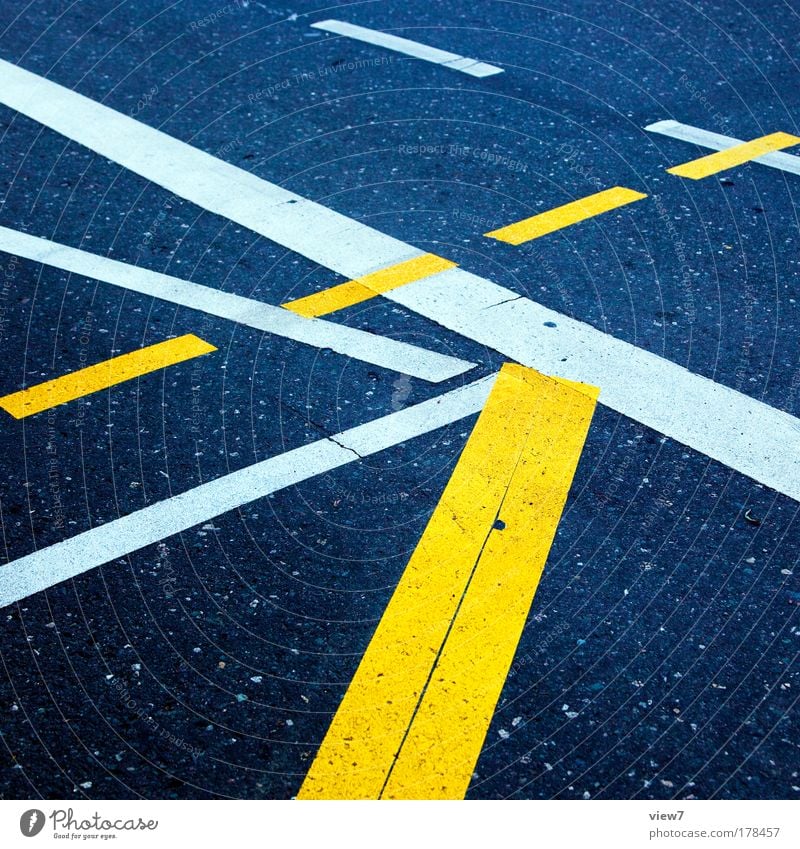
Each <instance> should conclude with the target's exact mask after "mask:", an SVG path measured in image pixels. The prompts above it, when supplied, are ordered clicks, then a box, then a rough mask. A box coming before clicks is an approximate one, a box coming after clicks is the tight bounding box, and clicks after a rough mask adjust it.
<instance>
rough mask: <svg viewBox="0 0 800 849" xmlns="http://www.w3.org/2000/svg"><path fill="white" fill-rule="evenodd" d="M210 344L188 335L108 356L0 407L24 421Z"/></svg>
mask: <svg viewBox="0 0 800 849" xmlns="http://www.w3.org/2000/svg"><path fill="white" fill-rule="evenodd" d="M216 350H217V349H216V348H215V347H214V345H210V344H209V343H208V342H204V341H203V340H202V339H200V338H199V337H197V336H195V335H194V334H192V333H187V334H186V335H185V336H179V337H178V338H177V339H169V340H167V341H166V342H159V343H158V344H156V345H150V346H148V347H147V348H141V349H140V350H138V351H132V352H131V353H130V354H123V355H122V356H120V357H112V358H111V359H110V360H105V361H104V362H102V363H97V365H93V366H88V367H87V368H82V369H80V370H79V371H75V372H72V374H65V375H64V376H63V377H57V378H56V379H55V380H48V381H47V382H46V383H40V384H39V385H38V386H32V387H30V388H29V389H23V390H21V391H20V392H14V393H12V394H11V395H6V396H5V397H3V398H0V407H2V408H3V409H4V410H5V411H6V412H8V413H11V415H12V416H14V418H15V419H24V418H25V417H26V416H31V415H33V414H34V413H40V412H42V410H49V409H50V408H51V407H57V406H58V405H59V404H65V403H66V402H67V401H74V400H75V399H76V398H82V397H83V396H84V395H90V394H91V393H92V392H98V391H99V390H101V389H108V387H109V386H114V385H115V384H117V383H123V382H124V381H126V380H131V379H132V378H134V377H139V376H140V375H143V374H148V373H149V372H151V371H157V370H158V369H161V368H165V367H166V366H171V365H175V363H180V362H183V361H184V360H190V359H192V357H199V356H200V355H201V354H207V353H209V352H210V351H216Z"/></svg>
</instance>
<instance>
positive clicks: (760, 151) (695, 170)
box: [667, 133, 800, 180]
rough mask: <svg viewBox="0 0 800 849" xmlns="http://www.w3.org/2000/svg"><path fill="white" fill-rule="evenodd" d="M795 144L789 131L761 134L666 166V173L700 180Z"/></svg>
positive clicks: (794, 138)
mask: <svg viewBox="0 0 800 849" xmlns="http://www.w3.org/2000/svg"><path fill="white" fill-rule="evenodd" d="M796 144H800V137H799V136H793V135H790V134H789V133H770V134H769V135H768V136H761V138H758V139H754V140H753V141H749V142H744V144H737V145H736V146H734V147H729V148H727V149H726V150H720V151H718V152H717V153H710V154H709V155H708V156H701V157H700V158H699V159H693V160H692V161H691V162H684V163H683V165H676V166H675V167H674V168H667V173H669V174H677V175H678V176H679V177H688V178H689V179H690V180H701V179H702V178H703V177H708V176H710V175H711V174H718V173H719V172H720V171H726V170H727V169H728V168H735V167H736V166H737V165H742V164H743V163H745V162H749V161H750V160H751V159H757V158H758V157H759V156H763V155H764V154H765V153H771V152H772V151H773V150H783V148H785V147H792V146H793V145H796Z"/></svg>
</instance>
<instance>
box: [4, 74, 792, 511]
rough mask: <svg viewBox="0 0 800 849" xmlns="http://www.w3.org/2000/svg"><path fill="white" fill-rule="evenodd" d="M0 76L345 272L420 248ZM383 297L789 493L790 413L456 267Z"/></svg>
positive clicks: (207, 199)
mask: <svg viewBox="0 0 800 849" xmlns="http://www.w3.org/2000/svg"><path fill="white" fill-rule="evenodd" d="M8 68H11V69H12V70H11V72H9V71H8ZM7 78H8V82H9V85H6V79H7ZM0 79H1V80H2V85H0V102H6V103H8V105H12V106H14V108H16V109H20V111H23V112H25V114H28V115H29V116H30V117H32V118H35V119H36V120H39V121H41V122H42V123H45V124H47V125H48V126H50V127H52V128H53V129H56V130H58V131H59V132H61V133H63V134H65V135H67V136H69V137H70V138H73V139H75V140H76V141H78V142H80V143H81V144H85V145H87V146H89V147H91V148H92V149H93V150H96V151H97V152H99V153H102V154H103V155H105V156H108V157H109V158H111V159H114V160H115V161H117V162H119V163H120V164H122V165H125V166H127V167H129V168H132V169H133V170H134V171H137V173H141V174H142V175H143V176H145V177H147V178H148V179H151V180H155V181H156V182H159V183H160V184H161V185H163V186H165V187H167V188H170V189H171V190H172V191H174V192H176V193H177V194H179V195H181V196H182V197H186V198H187V199H189V200H192V201H194V202H195V203H198V204H200V205H203V206H205V207H206V208H209V209H212V211H215V212H218V213H219V214H221V215H227V216H228V217H230V218H232V219H233V220H234V221H237V222H238V223H240V224H242V225H243V226H245V227H249V228H250V229H251V230H254V231H255V232H257V233H261V234H262V235H264V236H266V237H267V238H269V239H272V240H273V241H276V242H278V243H279V244H281V245H283V246H284V247H286V248H289V249H290V250H293V251H296V252H298V253H301V254H303V255H304V256H307V257H309V258H310V259H312V260H314V261H315V262H318V263H319V264H320V265H323V266H326V267H327V268H330V269H332V270H333V271H337V272H339V273H340V274H342V275H344V276H346V277H347V278H348V279H354V278H356V277H362V276H364V275H366V274H369V273H370V272H372V271H375V270H376V269H378V268H382V267H385V266H387V265H390V264H392V263H397V262H402V261H404V260H407V259H410V258H411V257H414V256H420V255H421V254H422V253H424V252H423V251H420V250H419V249H417V248H413V247H412V246H410V245H407V244H406V243H405V242H401V241H400V240H398V239H393V238H391V237H389V236H386V235H385V234H383V233H380V232H378V231H377V230H374V229H373V228H371V227H368V226H366V225H364V224H361V223H360V222H358V221H354V220H353V219H349V218H347V217H345V216H343V215H340V214H339V213H337V212H334V211H332V210H330V209H327V208H326V207H324V206H322V205H320V204H317V203H314V202H313V201H309V200H303V199H302V198H299V197H298V196H296V195H290V194H289V193H288V192H285V191H284V190H283V189H281V188H280V187H278V186H275V185H273V184H271V183H268V182H267V181H266V180H260V179H259V178H257V177H255V176H253V175H251V174H248V173H247V172H243V171H241V170H240V169H238V168H235V167H234V166H232V165H228V164H227V163H224V162H221V161H220V160H218V159H215V158H214V157H212V156H210V155H208V154H205V153H202V152H200V151H198V150H196V149H195V148H192V147H190V146H189V145H186V144H184V143H183V142H180V141H178V140H176V139H173V138H171V137H170V136H167V135H165V134H164V133H161V132H159V131H158V130H153V129H152V128H150V127H147V126H145V125H143V124H139V122H137V121H134V120H133V119H130V118H127V117H126V116H124V115H120V114H119V113H117V112H114V111H113V110H111V109H108V107H105V106H101V105H100V104H97V103H94V102H93V101H91V100H89V99H88V98H85V97H83V96H81V95H78V94H75V93H74V92H71V91H69V90H68V89H64V88H63V87H61V86H59V85H57V84H55V83H52V82H49V81H48V80H44V79H42V78H40V77H37V76H35V75H34V74H30V73H28V72H27V71H21V70H20V69H18V68H16V67H15V66H13V65H12V66H9V65H8V63H6V62H1V63H0ZM285 196H289V197H294V198H295V199H296V200H297V202H296V203H288V202H286V201H285V200H280V199H281V198H285ZM333 234H336V235H335V236H334V235H333ZM383 297H386V298H388V299H389V300H392V301H395V302H396V303H399V304H402V305H403V306H406V307H407V308H408V309H411V310H414V311H415V312H418V313H419V314H420V315H423V316H425V317H426V318H428V319H431V320H432V321H435V322H437V323H438V324H440V325H441V326H443V327H445V328H447V329H449V330H453V331H455V332H457V333H461V334H462V335H464V336H466V337H468V338H470V339H474V340H476V341H479V342H482V343H483V344H485V345H487V346H488V347H491V348H493V349H494V350H496V351H499V352H501V353H502V354H504V355H506V356H508V357H511V358H513V359H516V360H517V361H518V362H520V363H522V364H523V365H527V366H531V367H533V368H537V369H539V370H540V371H543V372H545V373H551V374H556V375H558V376H561V377H566V378H570V379H572V380H576V381H580V382H582V383H590V384H593V385H597V386H600V387H601V388H602V393H601V396H600V401H601V402H602V403H604V404H607V405H608V406H610V407H612V408H613V409H615V410H617V411H619V412H620V413H622V414H624V415H626V416H629V417H631V418H633V419H635V420H636V421H640V422H642V423H643V424H646V425H648V426H649V427H652V428H654V429H655V430H657V431H660V432H661V433H663V434H665V435H666V436H669V437H672V438H674V439H677V440H678V441H679V442H682V443H683V444H685V445H688V446H689V447H690V448H693V449H695V450H697V451H700V452H702V453H704V454H707V455H708V456H709V457H713V458H714V459H715V460H719V461H720V462H722V463H725V464H727V465H729V466H730V467H731V468H733V469H736V470H737V471H739V472H742V473H743V474H745V475H748V476H749V477H752V478H754V479H755V480H757V481H759V482H760V483H763V484H765V485H767V486H770V487H772V488H773V489H776V490H777V491H778V492H782V493H784V494H785V495H788V496H790V497H791V498H794V499H795V500H798V501H800V421H798V420H797V419H795V418H794V417H792V416H790V415H788V414H787V413H784V412H781V411H779V410H776V409H774V408H772V407H769V406H767V405H766V404H763V403H761V402H759V401H756V400H754V399H752V398H749V397H747V396H746V395H742V394H741V393H739V392H735V391H734V390H732V389H727V388H726V387H723V386H720V385H719V384H716V383H714V382H712V381H710V380H708V379H706V378H703V377H700V376H698V375H696V374H692V373H691V372H689V371H688V370H687V369H685V368H683V367H681V366H679V365H676V364H675V363H672V362H670V361H669V360H665V359H663V358H662V357H658V356H656V355H655V354H652V353H650V352H648V351H644V350H642V349H641V348H637V347H635V346H634V345H630V344H628V343H626V342H622V341H620V340H618V339H615V338H614V337H612V336H609V335H608V334H607V333H603V332H601V331H599V330H596V329H595V328H593V327H591V326H590V325H588V324H584V323H583V322H579V321H575V320H573V319H570V318H567V317H566V316H563V315H561V314H559V313H556V312H553V311H551V310H548V309H545V308H544V307H542V306H540V305H538V304H536V303H534V302H532V301H530V300H528V299H527V298H522V297H520V296H518V295H517V294H516V293H514V292H512V291H510V290H509V289H505V288H503V287H501V286H498V285H496V284H495V283H492V282H490V281H488V280H485V279H483V278H480V277H477V276H475V275H474V274H470V273H469V272H466V271H464V270H463V269H452V270H449V271H443V272H441V273H440V274H438V275H434V276H432V277H428V278H426V279H425V280H424V281H419V282H417V283H409V284H408V285H407V286H403V287H401V288H399V289H395V290H393V291H391V292H387V293H385V295H384V296H383ZM503 301H507V302H508V303H505V304H504V303H502V302H503ZM545 321H550V322H555V323H556V324H557V327H554V328H549V327H544V326H543V324H544V322H545ZM601 364H602V367H601Z"/></svg>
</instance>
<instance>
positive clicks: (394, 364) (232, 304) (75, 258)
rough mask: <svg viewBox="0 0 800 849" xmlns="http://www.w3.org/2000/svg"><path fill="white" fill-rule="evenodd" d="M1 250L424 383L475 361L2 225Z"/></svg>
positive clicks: (443, 377)
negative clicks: (263, 301)
mask: <svg viewBox="0 0 800 849" xmlns="http://www.w3.org/2000/svg"><path fill="white" fill-rule="evenodd" d="M0 250H2V251H6V252H7V253H10V254H16V255H17V256H20V257H24V258H25V259H30V260H34V261H35V262H42V263H45V264H46V265H52V266H54V267H56V268H60V269H62V270H63V271H70V272H72V273H74V274H79V275H82V276H84V277H91V278H93V279H94V280H102V281H103V282H105V283H111V284H112V285H114V286H119V287H121V288H123V289H129V290H130V291H132V292H140V293H141V294H143V295H151V296H152V297H154V298H160V299H161V300H162V301H169V302H170V303H173V304H180V305H181V306H184V307H189V308H190V309H193V310H200V311H202V312H205V313H208V314H210V315H216V316H219V317H220V318H227V319H229V320H230V321H235V322H238V323H239V324H244V325H247V326H248V327H254V328H256V329H257V330H263V331H265V332H267V333H274V334H276V335H277V336H283V337H285V338H287V339H293V340H294V341H295V342H303V343H304V344H306V345H313V346H314V347H316V348H330V349H331V350H332V351H336V352H337V353H339V354H344V355H345V356H348V357H354V358H355V359H358V360H363V361H365V362H368V363H373V364H374V365H377V366H381V367H383V368H387V369H391V370H393V371H402V372H403V373H405V374H409V375H411V376H413V377H417V378H420V379H421V380H428V381H431V382H434V383H438V382H439V381H442V380H448V379H449V378H451V377H455V376H456V375H458V374H463V373H464V372H465V371H468V370H469V369H471V368H473V367H474V364H473V363H469V362H466V361H465V360H459V359H457V358H456V357H450V356H446V355H444V354H437V353H435V352H434V351H427V350H425V349H424V348H418V347H416V346H415V345H409V344H407V343H405V342H399V341H396V340H393V339H388V338H386V337H385V336H376V335H375V334H373V333H367V332H365V331H363V330H358V329H356V328H352V327H345V326H344V325H341V324H335V323H334V322H330V321H324V320H323V319H308V318H301V317H300V316H298V315H295V314H294V313H292V312H289V311H288V310H285V309H282V308H281V307H276V306H273V305H271V304H265V303H262V302H261V301H254V300H252V299H251V298H244V297H242V296H240V295H234V294H232V293H230V292H220V291H219V290H218V289H212V288H210V287H209V286H202V285H200V284H199V283H192V282H191V281H189V280H181V279H180V278H178V277H172V276H170V275H168V274H160V273H158V272H156V271H148V270H147V269H146V268H139V267H138V266H135V265H129V264H128V263H124V262H119V261H117V260H114V259H109V258H107V257H102V256H98V255H97V254H93V253H89V252H88V251H83V250H79V249H77V248H71V247H69V246H67V245H62V244H59V243H57V242H51V241H48V240H47V239H40V238H38V237H37V236H29V235H27V234H26V233H21V232H19V231H18V230H11V229H9V228H8V227H0Z"/></svg>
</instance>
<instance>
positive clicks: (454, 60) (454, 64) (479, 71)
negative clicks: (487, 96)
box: [311, 20, 503, 77]
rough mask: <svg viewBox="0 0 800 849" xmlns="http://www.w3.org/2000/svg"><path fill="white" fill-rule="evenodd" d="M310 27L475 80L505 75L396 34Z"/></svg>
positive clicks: (323, 24) (321, 24)
mask: <svg viewBox="0 0 800 849" xmlns="http://www.w3.org/2000/svg"><path fill="white" fill-rule="evenodd" d="M311 26H312V27H314V28H315V29H322V30H325V31H326V32H333V33H336V34H337V35H344V36H347V37H348V38H354V39H356V40H357V41H364V42H366V43H367V44H374V45H375V46H376V47H385V48H386V49H387V50H394V51H395V53H404V54H405V55H406V56H413V57H414V58H415V59H424V60H425V61H426V62H433V63H434V64H436V65H444V66H446V67H448V68H453V69H454V70H456V71H462V72H463V73H465V74H469V75H470V76H473V77H490V76H492V75H493V74H502V73H503V69H502V68H497V67H495V66H494V65H488V64H486V63H485V62H479V61H478V60H477V59H470V58H468V57H467V56H461V55H459V54H458V53H450V52H449V51H448V50H439V48H438V47H431V46H430V45H428V44H420V43H419V42H418V41H411V40H410V39H408V38H400V36H397V35H389V33H387V32H381V31H380V30H376V29H369V28H368V27H360V26H357V25H356V24H348V23H347V22H345V21H335V20H330V21H318V22H317V23H315V24H311Z"/></svg>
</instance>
